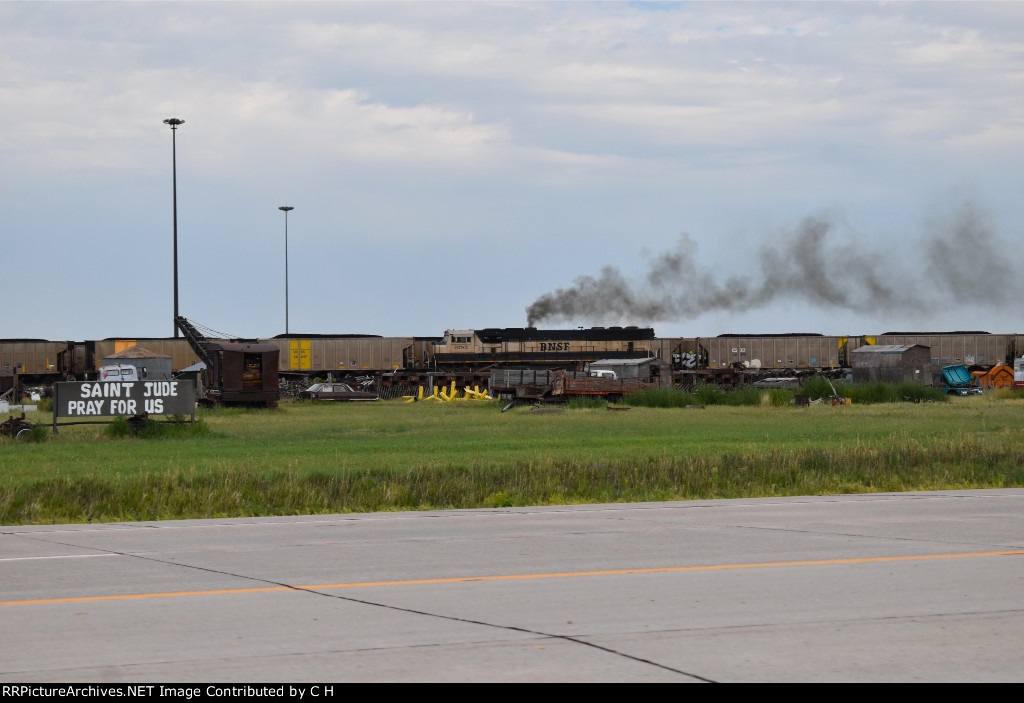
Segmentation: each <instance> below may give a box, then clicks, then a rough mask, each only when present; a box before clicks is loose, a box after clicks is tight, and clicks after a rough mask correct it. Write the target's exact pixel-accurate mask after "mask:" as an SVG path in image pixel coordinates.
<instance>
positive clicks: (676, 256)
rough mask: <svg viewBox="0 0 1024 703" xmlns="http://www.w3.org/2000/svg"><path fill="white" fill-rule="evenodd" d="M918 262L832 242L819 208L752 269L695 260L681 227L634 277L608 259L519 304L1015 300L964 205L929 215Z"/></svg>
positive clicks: (639, 317)
mask: <svg viewBox="0 0 1024 703" xmlns="http://www.w3.org/2000/svg"><path fill="white" fill-rule="evenodd" d="M926 229H927V232H926V236H925V237H924V238H923V240H922V241H921V242H919V243H918V244H917V246H916V249H917V250H918V251H919V252H920V255H919V256H920V258H919V259H918V260H917V262H916V265H913V264H911V263H910V262H909V261H908V262H907V263H906V264H902V265H901V264H900V262H899V261H897V260H896V255H895V254H894V252H895V249H893V250H891V251H880V250H869V249H867V248H865V247H864V246H862V245H858V243H857V242H856V241H850V240H849V239H847V241H843V242H836V241H834V240H836V239H837V234H836V232H837V227H836V225H835V223H834V222H833V221H832V220H830V219H829V218H826V217H808V218H806V219H804V220H803V221H802V222H801V223H800V224H799V225H798V226H797V227H796V228H795V229H793V230H792V231H791V232H789V233H788V234H786V235H785V236H784V237H782V238H781V239H780V240H779V241H777V242H774V243H766V244H764V245H762V246H761V247H760V249H759V250H758V251H757V252H756V256H751V253H750V252H749V251H748V252H737V254H738V257H739V258H740V259H742V260H746V261H750V260H756V261H758V262H759V264H758V270H757V271H756V272H754V273H751V274H748V275H734V276H728V277H724V278H723V277H721V276H719V275H717V274H716V272H715V271H712V270H711V269H708V268H702V267H701V266H700V265H699V264H698V262H697V258H696V255H697V245H696V243H695V242H694V241H693V239H691V238H690V236H689V235H687V234H683V235H682V236H681V238H680V240H679V242H678V244H676V246H675V248H673V249H672V250H670V251H667V252H665V253H663V254H661V255H659V256H657V257H655V258H654V259H653V261H652V262H651V266H650V270H649V271H648V272H647V275H646V276H644V277H643V278H642V279H639V280H633V281H629V280H626V278H625V277H623V275H622V273H621V272H619V270H618V269H617V268H615V267H614V266H605V267H604V268H603V269H602V270H601V273H600V275H599V276H597V277H594V276H580V277H579V278H577V279H576V280H575V282H574V283H573V285H572V286H570V287H568V288H559V289H558V290H555V291H554V292H551V293H545V294H544V295H542V296H540V297H539V298H537V300H535V301H534V302H533V304H531V305H530V306H529V307H527V308H526V314H527V325H528V326H530V327H534V326H536V324H537V323H539V322H545V321H548V322H565V321H578V320H588V321H592V322H606V321H614V322H623V321H629V322H632V323H637V322H643V323H652V322H670V321H678V320H687V319H692V318H695V317H698V316H699V315H702V314H704V313H707V312H714V311H727V312H728V311H732V312H745V311H749V310H756V309H758V308H764V307H767V306H769V305H771V304H773V303H775V302H777V301H780V300H791V301H796V302H800V303H803V304H807V305H811V306H814V307H817V308H822V309H832V310H847V311H852V312H860V313H865V312H878V311H886V312H900V311H903V312H909V311H912V310H914V309H920V308H921V306H923V305H937V304H950V303H951V304H964V305H967V304H981V303H990V304H997V303H1005V302H1009V301H1011V300H1019V298H1020V295H1021V284H1020V277H1016V276H1014V273H1013V269H1012V268H1011V267H1010V265H1009V264H1008V263H1007V260H1008V259H1007V257H1006V251H1007V250H1006V249H1004V248H1003V247H1002V246H1001V243H1000V242H999V241H998V238H997V237H996V235H995V233H994V231H993V228H992V226H991V224H990V222H989V220H988V218H987V217H986V216H985V215H984V214H982V213H980V212H979V211H978V210H977V209H976V208H974V207H972V206H964V207H962V208H960V209H959V210H957V211H955V212H953V213H951V214H949V215H947V216H945V217H941V218H937V219H934V220H932V221H930V222H929V223H928V224H927V227H926Z"/></svg>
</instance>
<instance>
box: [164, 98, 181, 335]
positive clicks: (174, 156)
mask: <svg viewBox="0 0 1024 703" xmlns="http://www.w3.org/2000/svg"><path fill="white" fill-rule="evenodd" d="M164 124H169V125H170V126H171V174H172V175H171V178H172V181H173V184H174V185H173V189H174V336H175V338H177V336H178V145H177V143H176V140H175V135H176V134H177V132H178V125H183V124H185V120H179V119H178V118H177V117H171V118H169V119H166V120H164Z"/></svg>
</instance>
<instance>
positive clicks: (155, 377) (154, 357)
mask: <svg viewBox="0 0 1024 703" xmlns="http://www.w3.org/2000/svg"><path fill="white" fill-rule="evenodd" d="M111 364H130V365H131V366H134V367H135V368H136V369H138V372H139V380H140V381H169V380H171V376H172V375H173V372H172V371H171V357H170V356H168V355H167V354H161V353H160V352H155V351H153V350H152V349H147V348H146V347H140V346H139V345H138V344H136V345H135V346H133V347H128V348H127V349H125V350H124V351H121V352H118V353H117V354H112V355H110V356H105V357H103V366H109V365H111Z"/></svg>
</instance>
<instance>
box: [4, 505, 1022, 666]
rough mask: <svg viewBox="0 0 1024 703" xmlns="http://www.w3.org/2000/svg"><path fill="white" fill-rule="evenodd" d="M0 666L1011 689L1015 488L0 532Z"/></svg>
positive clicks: (1018, 517)
mask: <svg viewBox="0 0 1024 703" xmlns="http://www.w3.org/2000/svg"><path fill="white" fill-rule="evenodd" d="M0 623H2V632H3V634H4V636H3V637H2V638H0V680H2V681H4V682H68V681H78V682H116V681H127V682H161V681H164V682H166V681H170V682H188V681H208V682H268V681H269V682H288V681H291V682H346V681H673V682H704V681H716V682H731V681H1021V680H1024V667H1022V666H1021V664H1020V653H1021V652H1022V651H1024V489H1007V490H986V491H944V492H934V493H901V494H872V495H855V496H818V497H807V498H772V499H752V500H721V501H693V502H673V503H642V504H614V505H587V506H565V507H544V508H506V509H493V510H467V511H438V512H417V513H377V514H363V515H331V516H313V517H281V518H263V519H256V518H253V519H230V520H192V521H167V522H148V523H118V524H104V525H65V526H20V527H3V528H0Z"/></svg>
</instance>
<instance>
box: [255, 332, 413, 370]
mask: <svg viewBox="0 0 1024 703" xmlns="http://www.w3.org/2000/svg"><path fill="white" fill-rule="evenodd" d="M260 341H261V342H263V343H266V344H273V345H275V346H277V348H278V349H279V350H280V353H281V357H280V371H281V373H282V374H290V375H296V374H297V375H305V376H323V375H326V374H328V373H330V374H333V375H334V376H335V377H338V378H341V377H345V376H358V375H363V374H371V375H372V374H374V373H378V372H382V371H395V370H398V369H402V368H404V367H405V366H406V355H407V350H408V348H409V347H411V346H412V344H413V341H414V339H413V338H412V337H381V336H377V335H356V334H342V335H321V334H310V335H278V336H276V337H274V338H272V339H264V340H260Z"/></svg>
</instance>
